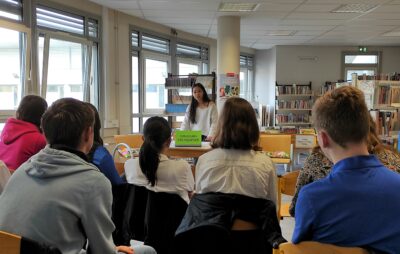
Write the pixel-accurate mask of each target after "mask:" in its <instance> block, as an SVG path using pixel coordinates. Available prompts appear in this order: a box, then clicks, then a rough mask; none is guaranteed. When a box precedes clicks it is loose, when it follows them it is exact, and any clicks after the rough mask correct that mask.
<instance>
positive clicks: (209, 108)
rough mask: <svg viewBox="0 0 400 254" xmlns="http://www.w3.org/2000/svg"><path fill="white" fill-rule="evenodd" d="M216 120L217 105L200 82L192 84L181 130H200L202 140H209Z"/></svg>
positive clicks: (213, 133) (212, 135) (212, 134)
mask: <svg viewBox="0 0 400 254" xmlns="http://www.w3.org/2000/svg"><path fill="white" fill-rule="evenodd" d="M217 122H218V111H217V106H216V105H215V103H214V102H212V101H211V100H210V98H209V97H208V95H207V91H206V89H205V88H204V86H203V85H202V84H200V83H196V84H194V85H193V86H192V101H191V103H190V105H189V106H188V107H187V109H186V114H185V119H184V120H183V122H182V125H181V129H182V130H193V131H201V133H202V140H206V141H211V140H212V138H213V137H214V135H215V128H216V125H217Z"/></svg>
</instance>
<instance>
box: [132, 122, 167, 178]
mask: <svg viewBox="0 0 400 254" xmlns="http://www.w3.org/2000/svg"><path fill="white" fill-rule="evenodd" d="M171 131H172V130H171V127H170V126H169V124H168V121H167V120H165V119H164V118H163V117H159V116H154V117H150V118H149V119H148V120H147V121H146V123H145V124H144V126H143V144H142V147H141V148H140V152H139V165H140V168H141V170H142V172H143V174H144V175H145V176H146V178H147V180H148V181H149V183H150V184H151V185H152V186H154V185H155V184H156V182H157V175H156V173H157V169H158V165H159V164H160V153H161V152H162V151H163V150H164V149H165V148H167V147H169V144H170V143H171Z"/></svg>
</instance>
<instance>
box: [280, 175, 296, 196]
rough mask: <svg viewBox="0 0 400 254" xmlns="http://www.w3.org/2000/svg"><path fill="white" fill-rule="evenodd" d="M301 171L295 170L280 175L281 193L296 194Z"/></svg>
mask: <svg viewBox="0 0 400 254" xmlns="http://www.w3.org/2000/svg"><path fill="white" fill-rule="evenodd" d="M299 173H300V170H295V171H292V172H290V173H286V174H284V175H281V176H280V177H279V185H280V193H282V194H286V195H290V196H294V193H295V192H296V183H297V177H298V176H299Z"/></svg>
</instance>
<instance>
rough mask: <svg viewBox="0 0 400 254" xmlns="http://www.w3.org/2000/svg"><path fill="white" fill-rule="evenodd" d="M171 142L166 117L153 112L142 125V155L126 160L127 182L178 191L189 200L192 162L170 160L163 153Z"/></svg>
mask: <svg viewBox="0 0 400 254" xmlns="http://www.w3.org/2000/svg"><path fill="white" fill-rule="evenodd" d="M170 143H171V127H169V124H168V122H167V120H165V119H164V118H162V117H158V116H154V117H151V118H149V119H148V120H147V121H146V123H145V124H144V126H143V144H142V147H141V148H140V152H139V159H130V160H128V161H127V162H126V163H125V175H126V179H127V181H128V183H132V184H135V185H138V186H146V188H147V189H149V190H151V191H155V192H167V193H176V194H178V195H179V196H181V197H182V199H183V200H185V201H186V202H187V203H189V194H190V193H191V192H192V191H193V189H194V179H193V174H192V170H191V168H190V165H189V164H188V163H187V162H186V161H183V160H170V159H168V157H167V156H166V155H165V154H164V153H165V150H166V149H168V147H169V145H170Z"/></svg>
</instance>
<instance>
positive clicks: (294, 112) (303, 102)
mask: <svg viewBox="0 0 400 254" xmlns="http://www.w3.org/2000/svg"><path fill="white" fill-rule="evenodd" d="M275 99H276V100H275V125H276V126H282V127H284V126H294V127H296V128H297V127H299V126H308V125H310V124H311V108H312V105H313V102H314V93H313V91H312V87H311V82H309V83H307V84H278V82H276V85H275Z"/></svg>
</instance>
